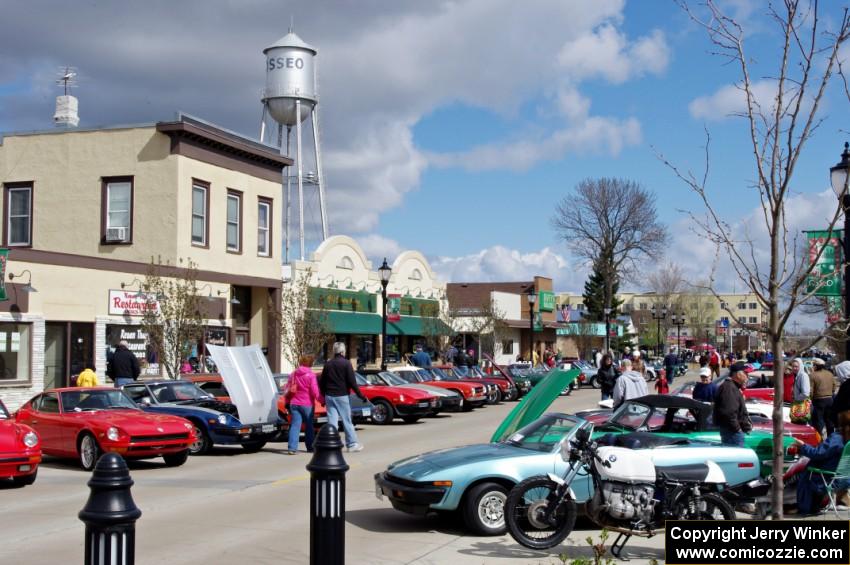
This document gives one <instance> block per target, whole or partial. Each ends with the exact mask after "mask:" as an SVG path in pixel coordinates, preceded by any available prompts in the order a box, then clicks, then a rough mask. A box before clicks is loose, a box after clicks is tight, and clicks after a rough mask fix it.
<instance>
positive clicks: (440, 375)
mask: <svg viewBox="0 0 850 565" xmlns="http://www.w3.org/2000/svg"><path fill="white" fill-rule="evenodd" d="M431 373H432V374H433V378H431V379H430V380H434V379H435V378H436V379H440V380H445V379H446V378H447V376H448V375H446V372H445V371H443V370H442V369H438V368H436V367H431Z"/></svg>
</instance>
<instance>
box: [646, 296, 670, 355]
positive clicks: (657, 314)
mask: <svg viewBox="0 0 850 565" xmlns="http://www.w3.org/2000/svg"><path fill="white" fill-rule="evenodd" d="M649 312H650V314H652V319H653V320H656V321H657V322H658V328H657V333H656V335H655V338H656V344H657V346H656V348H655V355H656V356H657V355H661V353H660V352H659V350H660V349H661V320H663V319H664V318H666V317H667V307H666V306H664V307H663V308H661V311H660V312H659V311H658V309H657V308H656V307H655V306H654V305H653V306H652V308H650V310H649Z"/></svg>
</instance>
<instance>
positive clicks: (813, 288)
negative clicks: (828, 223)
mask: <svg viewBox="0 0 850 565" xmlns="http://www.w3.org/2000/svg"><path fill="white" fill-rule="evenodd" d="M806 237H807V238H808V243H809V263H810V264H815V268H814V269H813V270H812V274H811V275H810V276H809V278H808V279H807V281H806V292H814V293H815V296H841V269H840V268H839V265H841V263H842V262H843V260H842V258H841V241H842V231H841V230H833V231H831V232H830V231H809V232H806ZM821 249H823V253H821V254H820V257H819V258H818V253H819V252H820V251H821Z"/></svg>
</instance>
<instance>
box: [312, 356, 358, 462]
mask: <svg viewBox="0 0 850 565" xmlns="http://www.w3.org/2000/svg"><path fill="white" fill-rule="evenodd" d="M333 350H334V357H333V359H331V360H330V361H328V362H327V363H325V367H324V368H323V369H322V376H321V377H320V378H319V389H321V391H322V394H323V395H324V396H325V404H326V405H327V407H328V423H329V424H331V425H332V426H335V427H336V429H337V430H339V419H340V417H342V427H343V428H344V429H345V445H346V446H347V447H348V451H363V445H361V444H360V442H358V441H357V432H356V431H355V430H354V424H353V423H352V421H351V403H350V402H349V401H348V391H350V390H353V391H354V394H356V395H357V396H359V397H360V400H363V401H364V402H367V398H366V396H365V395H364V394H363V393H362V392H361V391H360V387H358V386H357V380H356V379H355V378H354V369H353V368H352V367H351V361H349V360H348V359H346V358H345V344H344V343H342V342H341V341H338V342H336V343H334V346H333Z"/></svg>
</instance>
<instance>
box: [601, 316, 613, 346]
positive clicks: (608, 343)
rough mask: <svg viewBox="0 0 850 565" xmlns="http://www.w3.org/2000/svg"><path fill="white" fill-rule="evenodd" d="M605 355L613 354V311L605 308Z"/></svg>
mask: <svg viewBox="0 0 850 565" xmlns="http://www.w3.org/2000/svg"><path fill="white" fill-rule="evenodd" d="M603 311H604V312H605V353H610V352H611V309H610V308H605V309H604V310H603Z"/></svg>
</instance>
